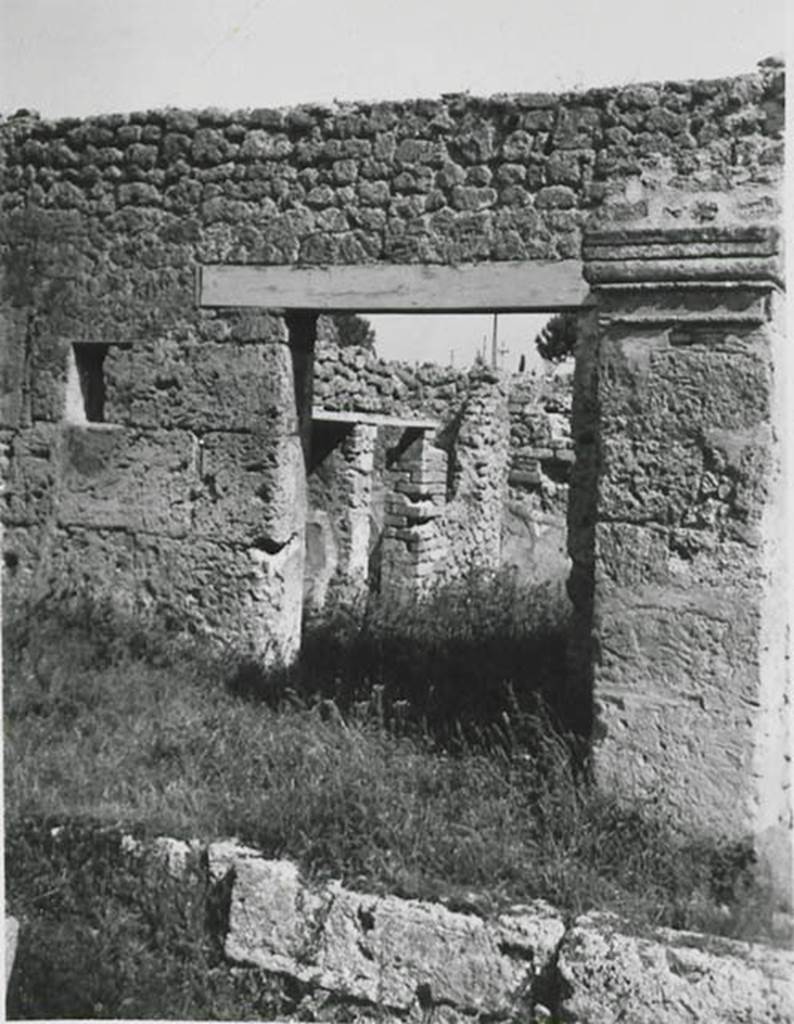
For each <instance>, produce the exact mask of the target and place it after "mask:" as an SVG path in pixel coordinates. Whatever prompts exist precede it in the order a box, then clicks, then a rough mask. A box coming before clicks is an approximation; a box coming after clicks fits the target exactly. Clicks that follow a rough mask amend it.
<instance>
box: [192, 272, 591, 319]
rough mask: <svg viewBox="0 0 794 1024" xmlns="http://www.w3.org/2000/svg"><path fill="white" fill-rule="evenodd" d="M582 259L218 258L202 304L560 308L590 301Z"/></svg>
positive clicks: (364, 309) (203, 280)
mask: <svg viewBox="0 0 794 1024" xmlns="http://www.w3.org/2000/svg"><path fill="white" fill-rule="evenodd" d="M587 295H588V286H587V283H586V281H585V279H584V277H583V275H582V263H581V261H580V260H522V261H520V262H504V263H471V264H464V265H461V266H455V267H447V266H437V265H435V264H414V263H410V264H394V263H366V264H360V265H357V266H351V265H347V266H334V267H271V266H262V265H259V264H250V265H233V264H212V265H207V266H203V267H200V268H199V280H198V301H199V305H200V306H210V307H219V306H223V307H234V306H259V307H263V308H267V309H312V310H318V311H329V312H330V311H334V312H341V311H344V310H352V311H354V312H357V313H470V312H495V313H501V312H504V313H510V312H516V313H517V312H529V313H531V312H554V311H556V310H564V309H575V308H577V307H579V306H581V305H583V304H585V302H586V299H587Z"/></svg>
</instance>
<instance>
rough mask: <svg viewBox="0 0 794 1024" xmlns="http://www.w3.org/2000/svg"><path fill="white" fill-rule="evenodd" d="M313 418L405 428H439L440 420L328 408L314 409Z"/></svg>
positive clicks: (320, 420) (322, 421) (320, 421)
mask: <svg viewBox="0 0 794 1024" xmlns="http://www.w3.org/2000/svg"><path fill="white" fill-rule="evenodd" d="M312 420H313V421H314V422H319V423H346V424H350V425H355V424H357V423H360V424H362V425H363V426H371V427H402V428H403V430H438V428H439V427H440V426H441V424H440V422H439V421H438V420H431V419H418V418H413V419H412V418H410V417H407V416H387V415H385V414H383V413H377V412H363V411H359V410H355V411H347V410H345V411H343V412H337V411H335V410H334V411H331V410H328V409H316V408H315V409H312Z"/></svg>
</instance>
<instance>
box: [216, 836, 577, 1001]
mask: <svg viewBox="0 0 794 1024" xmlns="http://www.w3.org/2000/svg"><path fill="white" fill-rule="evenodd" d="M232 858H233V859H232ZM217 859H218V858H212V859H211V863H213V862H215V861H216V860H217ZM230 860H231V862H232V865H233V868H232V870H233V871H234V875H233V879H234V880H233V883H232V894H231V904H230V910H229V931H228V934H227V938H226V943H225V952H226V955H227V956H228V957H229V958H230V959H232V960H234V961H237V962H238V963H244V964H251V965H255V966H257V967H259V968H262V969H264V970H267V971H278V972H279V973H283V974H287V975H288V976H291V977H293V978H296V979H297V980H299V981H301V982H303V983H305V984H311V985H313V986H317V987H321V988H323V989H327V990H329V991H331V992H333V993H334V994H336V995H337V996H338V997H340V998H344V999H353V1000H356V1001H359V1002H362V1003H364V1004H367V1005H369V1006H372V1007H375V1006H377V1007H380V1008H387V1009H390V1010H396V1011H401V1012H405V1011H411V1010H414V1009H416V1010H419V1009H420V1008H422V1007H424V1008H427V1007H435V1006H439V1007H449V1008H451V1009H453V1010H455V1011H457V1012H463V1013H466V1014H474V1013H488V1014H489V1015H493V1016H496V1017H500V1016H509V1015H510V1014H513V1013H516V1012H520V1011H521V1009H522V1008H523V1009H525V1010H526V1008H527V1006H528V1000H529V991H530V988H531V985H532V982H533V980H534V979H535V978H536V977H537V976H538V975H539V974H540V973H541V972H542V971H543V970H544V968H545V967H546V965H547V964H548V963H549V961H550V959H551V957H552V956H553V954H554V950H555V949H556V946H557V945H558V943H559V941H560V939H561V938H562V935H563V932H564V924H563V922H562V920H561V918H560V917H559V916H557V914H556V913H555V912H554V911H553V909H552V908H551V907H549V906H548V905H547V904H545V903H542V902H540V901H538V902H537V903H535V904H532V905H529V906H526V907H522V908H517V909H516V910H515V911H514V912H512V913H506V914H502V915H501V916H500V917H499V918H498V919H497V920H495V921H484V920H483V919H482V918H479V917H475V916H473V915H468V914H461V913H456V912H453V911H450V910H447V909H445V908H444V907H442V906H439V905H437V904H431V903H422V902H419V901H415V900H402V899H398V898H396V897H390V896H386V897H378V896H368V895H363V894H359V893H354V892H350V891H349V890H346V889H344V888H342V887H341V886H340V885H339V884H338V883H330V884H329V885H327V886H325V887H323V888H318V889H313V888H310V887H308V886H306V885H305V884H304V883H303V882H302V881H301V879H300V877H299V875H298V872H297V870H296V868H295V867H294V865H292V864H290V863H289V862H286V861H266V860H257V859H255V858H254V857H252V856H251V854H250V852H249V851H244V852H243V854H242V855H241V856H238V857H234V855H233V854H232V857H231V858H230V857H229V854H228V851H227V852H226V857H225V859H224V860H223V867H222V868H221V870H223V868H225V867H226V866H227V865H228V864H229V862H230ZM227 870H228V869H227ZM417 992H419V993H420V996H417ZM420 1003H421V1006H420Z"/></svg>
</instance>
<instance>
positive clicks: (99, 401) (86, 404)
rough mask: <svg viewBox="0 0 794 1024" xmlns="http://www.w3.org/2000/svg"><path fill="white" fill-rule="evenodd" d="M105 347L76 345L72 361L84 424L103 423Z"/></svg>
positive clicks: (106, 347) (106, 349) (106, 348)
mask: <svg viewBox="0 0 794 1024" xmlns="http://www.w3.org/2000/svg"><path fill="white" fill-rule="evenodd" d="M107 352H108V346H107V345H90V344H76V345H75V346H74V361H75V366H76V368H77V379H78V382H79V384H80V395H81V397H82V401H83V412H84V414H85V419H86V422H88V423H104V422H105V373H104V362H105V356H106V355H107Z"/></svg>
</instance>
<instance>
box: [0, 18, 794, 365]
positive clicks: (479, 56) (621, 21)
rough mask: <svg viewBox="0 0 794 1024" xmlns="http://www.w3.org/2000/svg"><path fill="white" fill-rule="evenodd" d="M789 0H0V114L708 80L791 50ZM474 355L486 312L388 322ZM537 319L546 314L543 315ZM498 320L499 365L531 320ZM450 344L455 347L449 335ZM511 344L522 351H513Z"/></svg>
mask: <svg viewBox="0 0 794 1024" xmlns="http://www.w3.org/2000/svg"><path fill="white" fill-rule="evenodd" d="M785 8H786V0H487V2H483V0H336V2H334V0H324V2H323V0H303V2H299V0H0V111H2V112H5V113H11V112H12V111H14V110H16V109H17V108H19V107H28V108H33V109H35V110H39V111H40V112H41V113H42V114H43V115H44V116H47V117H58V116H62V115H78V116H81V115H87V114H92V113H98V112H103V111H131V110H141V109H148V108H152V107H162V106H167V105H173V106H180V107H202V106H218V107H229V108H240V107H266V106H283V105H291V104H295V103H301V102H311V101H322V102H328V101H331V100H334V99H338V100H355V99H376V98H378V99H400V98H403V99H406V98H411V97H416V96H437V95H439V94H441V93H443V92H460V91H465V90H468V91H469V92H471V93H473V94H481V95H488V94H491V93H495V92H521V91H534V90H554V91H559V90H563V89H571V88H577V87H580V86H582V87H586V86H591V85H611V84H620V83H623V82H628V81H648V80H654V79H682V78H708V77H717V76H722V75H730V74H738V73H741V72H744V71H750V70H752V69H753V67H754V65H755V64H756V62H757V61H758V60H760V59H762V58H763V57H766V56H769V55H770V54H773V53H782V52H783V49H784V37H785V29H784V17H785V14H784V12H785ZM383 321H384V322H382V323H381V324H380V325H379V327H378V330H379V334H380V336H381V337H382V339H383V341H384V349H385V351H386V353H387V354H388V355H390V356H391V357H394V356H395V355H402V356H403V357H405V358H409V359H415V358H420V357H421V356H425V357H427V358H433V359H439V360H440V361H446V360H447V359H448V356H449V350H450V348H452V347H456V348H458V350H459V351H458V356H457V362H458V363H459V364H464V363H467V362H468V361H470V359H471V356H473V353H474V351H475V350H476V348H477V347H478V346H479V345H480V344H481V341H482V336H483V334H484V333H487V334H488V336H489V337H490V322H489V321H488V319H487V318H480V319H475V318H468V319H467V320H465V321H462V320H459V321H458V324H457V326H455V327H454V329H452V330H450V324H449V323H447V324H446V325H445V324H443V323H442V321H441V318H434V320H433V321H432V322H429V323H428V322H427V318H422V323H421V324H420V323H419V321H418V320H417V319H416V318H414V319H413V320H411V321H408V320H407V318H399V320H397V319H395V318H390V321H389V324H388V325H387V323H386V322H385V318H383ZM541 322H542V321H541ZM520 323H521V321H519V320H518V319H517V318H508V317H500V335H501V336H502V340H503V342H505V343H507V344H508V347H509V349H510V351H509V355H508V357H507V358H508V361H509V363H510V364H512V363H513V362H514V361H517V357H518V352H519V351H520V350H525V344H524V343H523V342H522V344H520V345H519V340H523V339H526V338H528V337H531V336H532V335H534V333H535V331H536V329H537V326H538V323H539V321H538V320H537V319H536V318H535V319H533V320H532V321H531V322H529V321H527V320H524V322H523V324H521V326H518V325H519V324H520ZM453 335H454V337H455V338H456V339H458V340H457V341H456V342H452V343H451V342H450V338H451V336H453ZM517 346H518V347H517Z"/></svg>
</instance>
